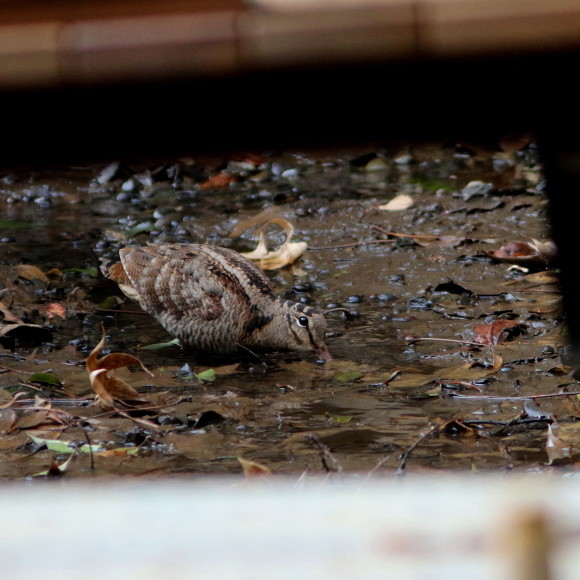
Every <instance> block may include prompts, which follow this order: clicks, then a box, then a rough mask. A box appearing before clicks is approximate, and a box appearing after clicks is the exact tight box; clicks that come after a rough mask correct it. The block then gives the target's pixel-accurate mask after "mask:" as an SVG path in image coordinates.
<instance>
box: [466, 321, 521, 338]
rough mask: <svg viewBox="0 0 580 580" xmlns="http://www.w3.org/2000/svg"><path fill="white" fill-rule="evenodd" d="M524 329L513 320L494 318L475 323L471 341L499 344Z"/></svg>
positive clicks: (519, 323)
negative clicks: (489, 320) (490, 320)
mask: <svg viewBox="0 0 580 580" xmlns="http://www.w3.org/2000/svg"><path fill="white" fill-rule="evenodd" d="M525 331H526V327H525V326H524V325H523V324H522V323H521V322H517V321H515V320H503V319H501V320H494V321H493V322H486V323H482V324H476V325H475V326H474V328H473V341H474V342H479V343H480V344H499V343H500V342H504V341H506V340H508V339H510V338H513V337H514V336H517V335H518V334H522V333H523V332H525Z"/></svg>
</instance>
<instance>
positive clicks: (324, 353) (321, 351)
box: [316, 344, 332, 361]
mask: <svg viewBox="0 0 580 580" xmlns="http://www.w3.org/2000/svg"><path fill="white" fill-rule="evenodd" d="M316 356H317V357H318V358H319V359H320V360H324V361H329V360H332V355H331V354H330V351H329V350H328V347H327V346H326V344H323V345H322V346H320V347H318V348H317V349H316Z"/></svg>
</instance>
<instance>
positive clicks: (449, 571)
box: [0, 475, 580, 580]
mask: <svg viewBox="0 0 580 580" xmlns="http://www.w3.org/2000/svg"><path fill="white" fill-rule="evenodd" d="M364 479H365V478H364V477H359V478H356V477H353V478H352V479H350V483H349V480H348V479H344V480H343V481H342V482H339V481H334V482H333V483H331V482H329V481H328V480H326V481H324V480H311V481H309V480H306V481H305V482H303V484H302V485H301V486H300V487H296V485H295V481H287V482H284V481H279V480H278V481H269V482H263V483H262V484H260V483H259V482H256V483H254V484H253V485H251V484H250V485H248V484H246V485H244V484H243V483H242V484H241V485H240V482H239V480H216V481H209V482H207V481H206V482H205V483H200V482H199V480H197V481H195V480H193V481H191V480H190V481H187V480H186V481H181V482H176V481H173V482H171V481H160V480H158V481H135V480H133V481H132V482H130V481H125V482H120V483H119V482H118V483H112V482H109V483H105V482H103V480H98V481H95V482H94V483H91V482H84V483H80V482H77V483H74V482H66V480H65V481H63V482H59V484H58V485H48V484H46V483H45V484H38V485H26V486H22V485H5V486H3V489H2V494H1V496H0V510H1V512H2V516H3V520H4V522H5V525H4V526H3V537H2V542H0V559H1V561H2V574H3V576H4V577H5V578H18V579H19V580H26V579H33V578H41V577H43V578H58V579H66V578H71V579H72V578H107V579H116V578H151V579H155V578H165V577H168V578H219V579H220V580H234V579H241V578H252V579H255V580H270V579H273V578H275V579H277V580H278V579H296V578H308V580H318V579H320V580H326V579H328V578H332V579H334V580H342V579H344V580H352V579H354V578H356V579H367V578H368V579H370V578H384V579H391V578H392V579H401V578H430V579H432V580H449V579H450V578H469V579H470V580H489V579H492V578H493V579H494V580H547V579H548V578H549V577H552V578H558V579H561V580H568V579H570V580H572V579H573V578H578V577H580V560H579V558H578V547H579V541H580V540H579V535H578V532H579V531H580V499H579V498H580V496H579V494H578V489H577V484H576V483H575V482H574V481H568V482H566V481H563V480H562V479H559V478H557V477H542V476H539V475H534V476H527V478H524V477H517V476H515V475H514V476H510V477H508V478H506V477H505V475H501V476H498V477H493V476H491V475H488V476H476V475H472V476H465V477H411V478H406V479H405V480H401V481H396V482H395V481H388V480H386V481H382V482H378V481H377V482H375V483H372V484H371V483H368V482H367V483H365V482H364ZM550 574H551V576H550Z"/></svg>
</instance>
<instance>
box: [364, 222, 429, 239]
mask: <svg viewBox="0 0 580 580" xmlns="http://www.w3.org/2000/svg"><path fill="white" fill-rule="evenodd" d="M371 229H372V230H377V231H379V232H381V233H382V234H386V235H387V236H395V237H397V238H417V239H429V240H433V239H435V240H436V239H437V238H440V237H441V236H435V235H433V234H400V233H397V232H389V231H388V230H385V228H382V227H381V226H377V225H372V226H371ZM391 241H392V240H391Z"/></svg>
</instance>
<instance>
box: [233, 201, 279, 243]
mask: <svg viewBox="0 0 580 580" xmlns="http://www.w3.org/2000/svg"><path fill="white" fill-rule="evenodd" d="M282 211H283V208H282V207H280V206H278V205H273V206H270V207H267V208H266V209H265V210H263V211H261V212H259V213H257V214H254V215H251V216H248V217H246V218H243V219H241V220H239V221H238V222H237V223H236V225H235V226H234V227H233V228H232V230H231V231H230V233H229V234H228V236H229V237H230V238H237V237H239V236H241V235H242V234H243V233H244V232H246V231H247V230H249V229H252V228H261V227H263V226H264V225H265V224H267V223H268V222H269V221H270V220H273V219H276V218H280V217H281V214H282Z"/></svg>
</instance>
